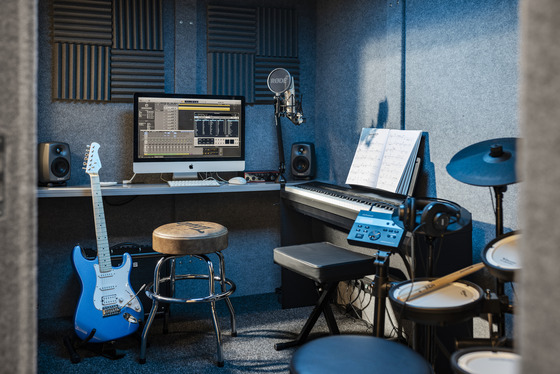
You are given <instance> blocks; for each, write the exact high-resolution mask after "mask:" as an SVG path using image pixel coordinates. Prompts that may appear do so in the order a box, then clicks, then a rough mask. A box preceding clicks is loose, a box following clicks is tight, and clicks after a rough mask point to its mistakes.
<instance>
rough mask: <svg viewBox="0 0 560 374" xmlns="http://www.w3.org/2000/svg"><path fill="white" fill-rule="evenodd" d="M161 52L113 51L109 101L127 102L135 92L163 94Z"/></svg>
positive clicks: (163, 81)
mask: <svg viewBox="0 0 560 374" xmlns="http://www.w3.org/2000/svg"><path fill="white" fill-rule="evenodd" d="M164 78H165V77H164V60H163V52H159V51H137V50H119V49H113V51H112V54H111V101H129V99H130V98H131V97H132V96H133V95H134V93H135V92H164V91H165V80H164Z"/></svg>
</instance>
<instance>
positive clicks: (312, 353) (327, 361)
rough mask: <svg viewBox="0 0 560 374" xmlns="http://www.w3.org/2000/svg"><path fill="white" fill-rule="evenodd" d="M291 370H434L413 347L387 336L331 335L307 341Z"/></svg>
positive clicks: (416, 373)
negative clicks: (385, 337)
mask: <svg viewBox="0 0 560 374" xmlns="http://www.w3.org/2000/svg"><path fill="white" fill-rule="evenodd" d="M290 370H291V373H294V374H308V373H309V374H310V373H321V374H330V373H333V374H335V373H336V374H340V373H383V374H385V373H392V374H399V373H402V374H431V373H433V370H432V367H431V366H430V364H429V363H428V362H427V361H426V360H425V359H424V358H423V357H422V356H420V354H418V353H417V352H414V351H413V350H412V349H410V348H408V347H406V346H404V345H402V344H399V343H396V342H393V341H389V340H385V339H381V338H376V337H373V336H361V335H331V336H328V337H325V338H319V339H315V340H312V341H310V342H309V343H306V344H304V345H303V346H301V348H299V349H298V350H297V351H296V352H295V353H294V356H293V357H292V361H291V363H290Z"/></svg>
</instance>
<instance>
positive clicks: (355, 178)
mask: <svg viewBox="0 0 560 374" xmlns="http://www.w3.org/2000/svg"><path fill="white" fill-rule="evenodd" d="M371 130H373V131H371ZM389 131H390V130H388V129H362V133H361V135H360V140H359V142H358V147H357V148H356V153H355V154H354V160H353V161H352V165H351V166H350V171H349V172H348V177H347V179H346V183H347V184H356V185H362V186H377V180H378V179H379V171H380V169H381V163H382V162H383V155H384V153H385V144H386V143H387V139H388V137H389Z"/></svg>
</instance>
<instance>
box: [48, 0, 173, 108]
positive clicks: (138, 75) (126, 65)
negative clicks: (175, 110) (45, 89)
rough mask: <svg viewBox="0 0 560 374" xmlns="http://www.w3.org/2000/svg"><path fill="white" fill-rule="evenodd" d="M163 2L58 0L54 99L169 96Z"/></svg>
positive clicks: (55, 6) (54, 31)
mask: <svg viewBox="0 0 560 374" xmlns="http://www.w3.org/2000/svg"><path fill="white" fill-rule="evenodd" d="M162 7H163V4H162V0H115V1H106V0H99V1H91V0H86V1H84V0H81V1H68V0H53V2H52V9H51V10H52V11H51V15H52V18H51V30H52V32H51V36H52V38H51V41H52V46H53V100H78V101H116V102H120V101H127V102H130V101H132V97H133V94H134V92H137V91H152V92H164V91H165V77H164V57H163V56H164V53H163V21H162V20H163V11H162V9H163V8H162Z"/></svg>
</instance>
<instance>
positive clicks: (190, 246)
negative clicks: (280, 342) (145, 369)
mask: <svg viewBox="0 0 560 374" xmlns="http://www.w3.org/2000/svg"><path fill="white" fill-rule="evenodd" d="M227 245H228V230H227V228H225V227H224V226H222V225H220V224H217V223H213V222H202V221H188V222H177V223H169V224H167V225H163V226H160V227H158V228H156V229H155V230H154V232H153V235H152V247H153V249H154V251H156V252H159V253H161V254H163V255H165V256H163V257H162V258H161V259H160V260H159V261H158V263H157V264H156V267H155V270H154V281H153V283H150V284H148V286H147V287H146V295H147V296H148V297H149V298H150V299H152V309H151V310H150V315H149V316H148V319H147V320H146V324H145V326H144V330H143V331H142V342H141V348H140V363H142V364H143V363H145V362H146V340H147V339H146V338H147V336H148V331H149V330H150V326H151V325H152V322H153V320H154V317H155V315H156V311H157V309H158V303H159V302H165V303H200V302H209V303H210V306H211V311H212V322H213V325H214V332H215V333H216V339H217V365H218V366H223V365H224V359H223V352H222V333H221V329H220V325H219V322H218V317H217V315H216V305H215V303H216V301H218V300H222V299H225V301H226V303H227V306H228V309H229V312H230V315H231V335H232V336H236V335H237V329H236V325H235V313H234V310H233V305H232V304H231V301H230V300H229V296H230V295H231V294H232V293H233V292H234V291H235V284H234V283H233V282H232V281H231V280H229V279H227V278H226V275H225V264H224V256H223V254H222V252H221V251H222V250H224V249H226V248H227ZM212 253H213V254H216V255H217V256H218V260H219V267H220V269H219V273H218V274H217V275H216V274H214V266H213V264H212V261H211V260H210V259H209V258H208V256H207V255H208V254H212ZM184 256H192V257H196V258H198V259H200V260H202V261H206V264H207V265H208V274H175V259H176V258H179V257H184ZM167 261H169V262H170V273H169V277H165V278H161V276H160V269H161V268H162V265H163V264H164V263H166V262H167ZM185 279H207V280H208V285H209V287H208V288H209V292H208V296H205V297H200V298H188V299H183V298H177V297H175V281H179V280H185ZM165 282H169V283H170V294H171V296H165V295H161V294H160V285H161V284H163V283H165ZM214 282H220V286H221V287H220V292H219V293H216V290H215V286H214ZM166 331H167V320H165V321H164V332H166Z"/></svg>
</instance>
